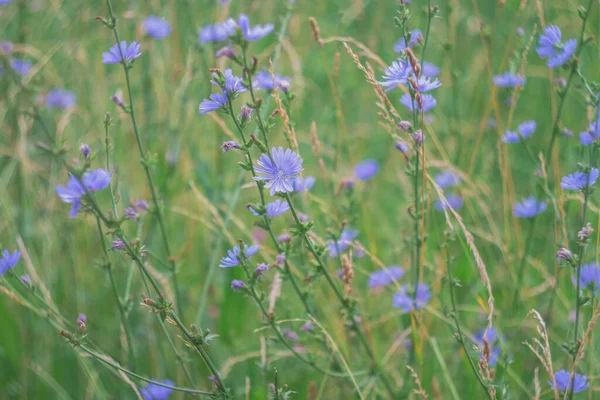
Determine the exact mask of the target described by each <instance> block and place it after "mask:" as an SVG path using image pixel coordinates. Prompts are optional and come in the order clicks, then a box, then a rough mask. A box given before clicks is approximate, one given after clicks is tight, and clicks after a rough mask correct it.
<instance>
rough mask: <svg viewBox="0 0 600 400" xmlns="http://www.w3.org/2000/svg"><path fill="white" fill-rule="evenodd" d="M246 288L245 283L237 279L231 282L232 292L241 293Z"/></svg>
mask: <svg viewBox="0 0 600 400" xmlns="http://www.w3.org/2000/svg"><path fill="white" fill-rule="evenodd" d="M245 287H246V284H245V283H244V281H238V280H237V279H234V280H232V281H231V290H233V291H234V292H239V291H240V290H241V289H243V288H245Z"/></svg>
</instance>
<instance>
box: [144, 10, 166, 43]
mask: <svg viewBox="0 0 600 400" xmlns="http://www.w3.org/2000/svg"><path fill="white" fill-rule="evenodd" d="M142 26H143V27H144V30H145V31H146V33H147V34H148V36H150V37H153V38H154V39H162V38H165V37H167V36H169V35H170V34H171V25H169V23H168V22H167V21H166V20H165V19H163V18H161V17H156V16H154V15H152V16H149V17H147V18H146V19H145V20H144V22H143V23H142Z"/></svg>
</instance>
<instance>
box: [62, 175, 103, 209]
mask: <svg viewBox="0 0 600 400" xmlns="http://www.w3.org/2000/svg"><path fill="white" fill-rule="evenodd" d="M110 179H111V176H110V172H108V171H106V170H103V169H97V170H94V171H88V172H86V173H84V174H83V176H82V178H81V182H79V179H77V178H76V177H75V176H73V175H70V176H69V181H68V182H67V185H66V186H57V187H56V193H57V194H58V195H59V197H60V199H61V200H62V201H63V202H65V203H67V204H72V207H71V213H70V214H69V218H75V217H76V216H77V212H78V210H79V206H80V205H81V196H83V195H85V189H84V186H83V185H85V187H86V188H87V189H88V190H90V191H99V190H102V189H105V188H107V187H108V185H110ZM82 183H83V185H82Z"/></svg>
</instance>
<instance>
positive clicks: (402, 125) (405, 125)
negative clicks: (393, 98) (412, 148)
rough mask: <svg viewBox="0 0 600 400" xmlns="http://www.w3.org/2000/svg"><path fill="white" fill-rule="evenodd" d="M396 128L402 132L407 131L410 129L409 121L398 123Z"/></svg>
mask: <svg viewBox="0 0 600 400" xmlns="http://www.w3.org/2000/svg"><path fill="white" fill-rule="evenodd" d="M398 128H400V129H401V130H403V131H408V130H409V129H410V128H412V124H411V123H410V121H404V120H402V121H400V122H398Z"/></svg>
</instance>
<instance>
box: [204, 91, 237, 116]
mask: <svg viewBox="0 0 600 400" xmlns="http://www.w3.org/2000/svg"><path fill="white" fill-rule="evenodd" d="M208 97H209V98H208V99H204V100H202V103H200V106H199V107H198V111H199V112H200V114H207V113H209V112H211V111H215V110H220V109H222V108H223V107H225V106H226V105H227V101H228V99H229V98H228V97H227V94H226V93H223V92H221V93H212V94H211V95H210V96H208Z"/></svg>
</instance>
